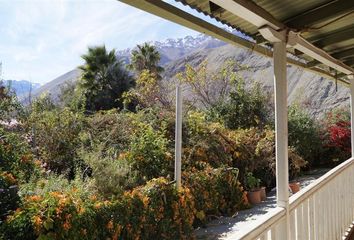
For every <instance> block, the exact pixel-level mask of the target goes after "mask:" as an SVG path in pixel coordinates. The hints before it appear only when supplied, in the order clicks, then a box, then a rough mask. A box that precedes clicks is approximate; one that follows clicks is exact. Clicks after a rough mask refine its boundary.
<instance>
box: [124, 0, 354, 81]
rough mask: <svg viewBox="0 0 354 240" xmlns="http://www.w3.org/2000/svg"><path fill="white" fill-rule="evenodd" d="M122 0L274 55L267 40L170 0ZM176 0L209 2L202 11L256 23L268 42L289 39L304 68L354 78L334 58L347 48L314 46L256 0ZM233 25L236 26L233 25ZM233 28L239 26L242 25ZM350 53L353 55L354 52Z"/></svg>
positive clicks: (353, 71) (292, 58)
mask: <svg viewBox="0 0 354 240" xmlns="http://www.w3.org/2000/svg"><path fill="white" fill-rule="evenodd" d="M120 1H121V2H124V3H126V4H129V5H131V6H134V7H136V8H139V9H142V10H144V11H146V12H149V13H152V14H154V15H157V16H160V17H162V18H164V19H167V20H170V21H172V22H175V23H178V24H180V25H182V26H185V27H188V28H190V29H193V30H195V31H198V32H201V33H204V34H207V35H210V36H213V37H215V38H217V39H220V40H222V41H225V42H227V43H230V44H233V45H237V46H241V47H245V48H248V49H252V50H253V51H255V52H257V53H260V54H262V55H265V56H268V57H272V56H273V52H272V49H271V48H270V47H269V46H267V45H265V44H264V43H262V44H257V42H256V41H251V40H247V39H246V38H243V37H240V36H237V35H235V34H232V33H230V32H228V31H226V30H224V29H222V28H219V27H217V26H215V25H213V24H210V23H208V22H207V21H204V20H202V19H201V18H198V17H196V16H193V15H191V14H189V13H187V12H185V11H183V10H181V9H179V8H177V7H174V6H172V5H171V4H168V3H166V2H164V1H162V0H120ZM177 1H181V2H183V3H184V4H186V5H189V6H190V7H192V8H195V9H197V10H199V11H201V9H200V8H202V7H200V8H199V6H198V5H197V6H196V5H195V4H201V3H202V2H204V3H205V2H207V3H208V4H209V6H210V13H206V12H204V11H203V13H205V14H208V15H209V16H211V17H214V18H215V19H217V20H218V21H220V22H222V23H225V24H227V25H229V26H231V25H230V24H229V23H227V22H226V21H224V20H222V19H221V18H220V14H219V13H220V12H223V11H228V12H229V13H231V14H233V15H235V16H237V18H238V19H242V20H244V21H246V22H247V23H249V24H251V25H252V26H254V27H255V29H256V30H253V31H254V32H256V33H254V34H253V36H254V35H255V34H260V35H262V37H263V38H265V39H266V40H267V41H268V42H276V41H286V42H287V44H288V45H287V46H288V47H289V49H291V51H289V56H288V57H287V62H288V63H289V64H292V65H295V66H298V67H301V68H305V69H307V70H309V71H312V72H315V73H318V74H321V75H325V76H326V77H329V78H332V79H338V80H339V81H340V82H342V83H344V84H346V85H347V84H348V80H349V79H353V74H354V69H353V68H352V67H351V66H348V65H347V64H345V62H344V61H341V60H339V59H337V58H335V56H341V58H343V57H347V54H346V52H343V51H336V52H335V53H334V54H333V55H330V54H329V53H327V52H326V51H325V50H323V49H321V48H319V47H317V46H315V45H314V44H312V43H311V42H309V41H308V40H306V39H305V38H304V37H302V36H301V34H300V32H296V31H295V30H294V29H291V28H289V27H287V26H286V24H285V23H283V22H281V21H278V20H277V19H276V18H274V17H273V16H272V15H271V14H270V13H268V12H267V11H266V10H264V9H263V8H261V7H259V6H258V5H256V4H255V3H254V2H253V1H248V0H210V1H208V0H201V1H195V0H191V2H193V4H194V2H196V3H195V4H194V5H193V4H192V3H191V4H189V3H188V1H187V0H177ZM338 1H340V0H338ZM203 6H204V5H203ZM220 10H222V11H220ZM214 13H215V14H214ZM216 13H218V14H219V15H217V14H216ZM213 14H214V15H213ZM241 25H242V24H241ZM245 26H247V25H245ZM232 27H234V25H232ZM234 28H235V29H237V30H240V29H239V28H236V27H234ZM249 29H251V30H252V29H253V28H251V27H249ZM241 30H242V29H241ZM351 47H353V46H351ZM352 51H353V50H352V49H351V52H352ZM299 52H300V54H299ZM294 53H297V54H294ZM349 53H350V52H349ZM351 54H352V55H353V53H351ZM296 55H297V56H296ZM304 56H306V57H304ZM351 61H352V59H349V60H348V59H346V62H351ZM314 63H315V64H314ZM323 66H324V67H323Z"/></svg>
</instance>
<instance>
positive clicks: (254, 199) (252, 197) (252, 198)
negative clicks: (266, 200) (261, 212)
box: [247, 189, 261, 204]
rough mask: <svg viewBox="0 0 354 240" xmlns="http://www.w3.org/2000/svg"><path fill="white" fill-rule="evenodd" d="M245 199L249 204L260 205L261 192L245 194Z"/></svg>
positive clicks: (258, 190) (254, 191) (255, 191)
mask: <svg viewBox="0 0 354 240" xmlns="http://www.w3.org/2000/svg"><path fill="white" fill-rule="evenodd" d="M247 198H248V201H249V202H250V203H251V204H258V203H260V202H261V190H260V189H257V190H253V191H249V192H247Z"/></svg>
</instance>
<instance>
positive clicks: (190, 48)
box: [117, 34, 226, 65]
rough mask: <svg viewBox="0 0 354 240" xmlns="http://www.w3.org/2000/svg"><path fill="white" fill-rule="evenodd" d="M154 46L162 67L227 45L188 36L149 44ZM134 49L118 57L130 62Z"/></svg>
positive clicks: (217, 41) (122, 51) (124, 51)
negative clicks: (201, 51) (159, 55)
mask: <svg viewBox="0 0 354 240" xmlns="http://www.w3.org/2000/svg"><path fill="white" fill-rule="evenodd" d="M149 43H150V44H152V45H154V46H155V47H156V48H157V50H158V51H159V52H160V54H161V65H165V64H168V63H169V62H171V61H174V60H176V59H179V58H183V57H186V56H187V55H189V54H191V53H193V52H195V51H199V50H204V49H209V48H216V47H220V46H224V45H226V43H224V42H222V41H220V40H217V39H214V38H212V37H210V36H206V35H204V34H198V35H196V36H186V37H184V38H177V39H173V38H168V39H166V40H164V41H152V42H149ZM131 51H132V49H130V48H129V49H124V50H121V51H118V52H117V55H118V56H119V57H120V58H121V59H122V60H123V61H124V62H126V63H128V62H129V58H130V53H131Z"/></svg>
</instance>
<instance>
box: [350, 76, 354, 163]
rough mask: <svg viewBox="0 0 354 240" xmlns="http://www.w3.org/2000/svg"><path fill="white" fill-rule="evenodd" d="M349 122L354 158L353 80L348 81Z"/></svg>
mask: <svg viewBox="0 0 354 240" xmlns="http://www.w3.org/2000/svg"><path fill="white" fill-rule="evenodd" d="M350 122H351V132H350V133H351V142H352V157H354V79H350Z"/></svg>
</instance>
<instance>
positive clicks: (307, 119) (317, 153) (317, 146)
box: [288, 105, 322, 167]
mask: <svg viewBox="0 0 354 240" xmlns="http://www.w3.org/2000/svg"><path fill="white" fill-rule="evenodd" d="M288 116H289V120H288V126H289V127H288V128H289V146H292V147H293V148H294V150H295V151H296V152H297V153H298V154H299V155H300V156H301V157H302V158H303V159H305V160H306V161H307V162H308V163H309V164H308V166H309V167H311V166H316V164H317V165H318V161H319V159H320V157H321V153H322V139H321V133H320V127H319V125H318V124H317V123H316V122H315V120H314V119H313V118H311V116H310V115H309V114H308V113H306V112H305V111H303V110H301V109H300V107H299V106H298V105H292V106H290V107H289V112H288Z"/></svg>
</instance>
